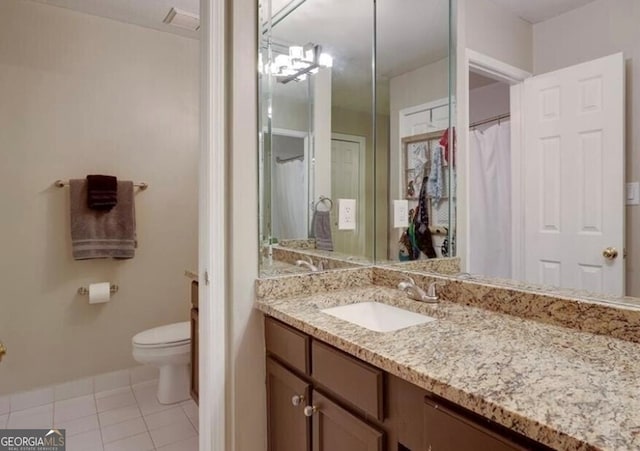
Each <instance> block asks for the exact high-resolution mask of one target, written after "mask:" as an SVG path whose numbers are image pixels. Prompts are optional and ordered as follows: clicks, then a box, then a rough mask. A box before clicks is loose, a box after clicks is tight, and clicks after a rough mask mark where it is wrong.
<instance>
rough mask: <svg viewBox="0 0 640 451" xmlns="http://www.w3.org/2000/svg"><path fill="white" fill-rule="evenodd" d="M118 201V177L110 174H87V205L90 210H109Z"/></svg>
mask: <svg viewBox="0 0 640 451" xmlns="http://www.w3.org/2000/svg"><path fill="white" fill-rule="evenodd" d="M117 203H118V179H117V178H116V177H113V176H111V175H88V176H87V206H88V207H89V208H91V209H92V210H111V209H112V208H113V207H115V206H116V204H117Z"/></svg>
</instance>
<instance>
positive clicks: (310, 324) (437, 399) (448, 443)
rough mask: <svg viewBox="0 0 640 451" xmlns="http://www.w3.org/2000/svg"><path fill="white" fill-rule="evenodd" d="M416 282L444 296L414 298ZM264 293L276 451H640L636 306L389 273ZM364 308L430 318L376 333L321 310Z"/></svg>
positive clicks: (304, 279)
mask: <svg viewBox="0 0 640 451" xmlns="http://www.w3.org/2000/svg"><path fill="white" fill-rule="evenodd" d="M408 276H411V277H412V278H414V279H415V281H416V283H417V284H418V285H420V286H421V287H422V288H426V287H427V286H428V285H429V284H430V283H431V282H432V281H434V280H440V281H442V282H444V283H445V285H444V286H442V287H441V290H440V292H439V293H440V295H441V297H442V298H443V299H444V300H442V301H441V302H440V303H439V304H431V305H430V304H426V303H423V302H418V301H414V300H412V299H409V298H408V297H407V296H406V294H405V293H403V292H401V291H400V290H398V288H397V285H398V282H399V281H402V280H406V278H407V277H408ZM256 294H257V300H256V308H257V309H258V310H260V311H261V312H263V313H264V314H265V342H266V372H267V412H266V416H267V421H268V433H269V444H270V448H269V449H270V450H271V451H289V450H310V451H325V450H331V451H335V450H338V451H339V450H342V449H344V450H350V451H359V450H363V451H374V450H375V451H407V450H410V451H416V450H424V451H427V450H438V451H448V450H451V451H464V450H482V449H484V450H490V451H495V450H519V449H536V450H537V449H558V450H567V449H575V450H612V451H613V450H615V451H618V450H634V449H640V436H638V435H637V434H636V433H635V432H634V431H635V430H636V428H637V425H638V424H640V413H638V412H640V399H638V397H637V381H638V380H640V368H638V365H637V361H640V345H639V344H638V343H639V342H640V336H639V333H638V330H637V328H636V327H635V326H634V325H635V324H637V323H638V321H639V320H640V309H637V308H627V307H625V308H620V307H619V306H612V305H603V304H597V303H586V302H580V301H579V300H577V299H570V298H568V296H566V295H565V297H564V298H563V297H555V296H554V295H550V294H544V293H540V292H533V291H525V290H519V289H505V288H498V287H493V286H489V285H487V284H485V283H478V282H473V281H468V280H459V279H455V278H451V277H447V276H442V275H435V274H431V275H425V274H419V273H412V272H407V271H401V270H397V269H391V268H382V267H373V268H364V269H345V270H341V271H333V272H327V273H322V274H309V275H302V276H285V277H276V278H272V279H260V280H258V282H257V285H256ZM450 300H454V301H455V302H451V301H450ZM367 302H376V303H381V304H385V305H387V306H393V307H396V308H399V309H402V310H405V311H407V312H412V313H416V314H420V315H425V316H428V317H431V318H435V320H433V321H429V322H425V323H423V324H418V325H414V326H411V327H406V328H399V329H397V330H392V331H390V332H384V333H381V332H376V331H374V330H372V329H371V328H368V327H362V326H358V325H356V324H355V323H354V322H352V321H349V320H344V319H340V318H337V317H335V316H332V315H330V314H327V313H326V312H324V310H327V309H333V308H335V307H338V306H345V305H350V304H361V303H367ZM576 318H579V321H577V320H576ZM614 337H621V338H622V337H624V339H618V338H614Z"/></svg>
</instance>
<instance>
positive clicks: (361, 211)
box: [331, 133, 367, 255]
mask: <svg viewBox="0 0 640 451" xmlns="http://www.w3.org/2000/svg"><path fill="white" fill-rule="evenodd" d="M334 140H336V141H348V142H356V143H358V145H359V146H360V156H359V157H358V166H359V169H358V170H359V171H360V183H359V186H358V197H359V198H360V199H363V201H364V203H362V201H360V204H361V205H360V208H358V223H359V224H360V227H361V231H362V232H361V233H360V237H359V239H358V247H359V248H360V249H362V252H363V255H364V254H365V253H366V251H367V249H366V234H367V223H366V214H365V207H366V205H367V203H366V193H367V190H366V184H365V179H366V173H365V170H366V164H365V163H366V162H365V160H366V155H367V139H366V138H365V137H364V136H357V135H348V134H345V133H331V141H334ZM331 197H333V193H331ZM334 200H336V202H337V199H334ZM337 206H338V205H337V204H336V207H337Z"/></svg>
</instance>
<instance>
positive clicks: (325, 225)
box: [313, 210, 333, 251]
mask: <svg viewBox="0 0 640 451" xmlns="http://www.w3.org/2000/svg"><path fill="white" fill-rule="evenodd" d="M313 234H314V235H315V238H316V249H320V250H323V251H332V250H333V239H332V237H331V212H330V211H318V210H316V211H315V213H314V215H313Z"/></svg>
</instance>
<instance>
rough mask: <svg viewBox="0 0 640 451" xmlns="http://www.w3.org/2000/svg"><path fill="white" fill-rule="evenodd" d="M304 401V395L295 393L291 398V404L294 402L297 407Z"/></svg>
mask: <svg viewBox="0 0 640 451" xmlns="http://www.w3.org/2000/svg"><path fill="white" fill-rule="evenodd" d="M303 402H304V395H295V396H293V397H292V398H291V404H293V405H294V406H295V407H298V406H299V405H300V404H302V403H303Z"/></svg>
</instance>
